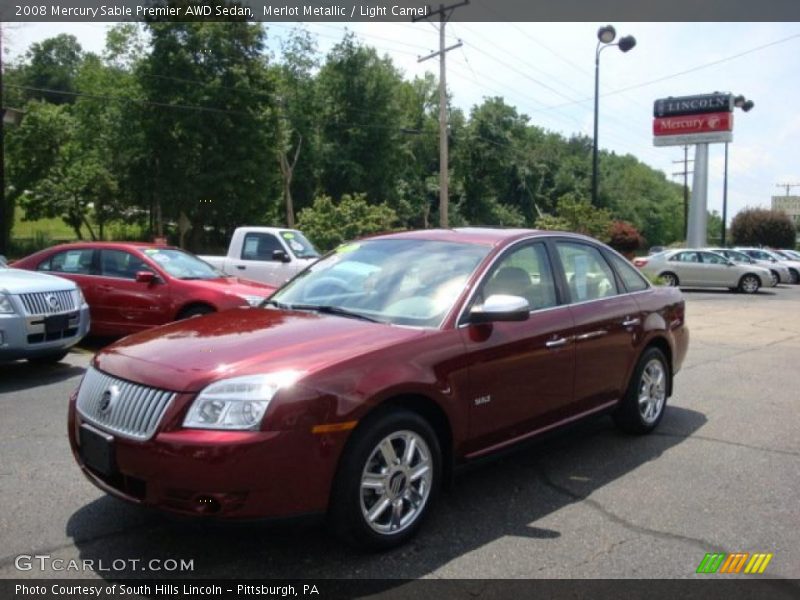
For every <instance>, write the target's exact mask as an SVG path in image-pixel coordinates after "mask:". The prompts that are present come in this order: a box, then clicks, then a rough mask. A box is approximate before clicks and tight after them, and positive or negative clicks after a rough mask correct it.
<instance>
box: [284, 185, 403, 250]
mask: <svg viewBox="0 0 800 600" xmlns="http://www.w3.org/2000/svg"><path fill="white" fill-rule="evenodd" d="M297 223H298V227H299V228H300V229H302V230H303V232H305V234H306V235H307V236H308V237H309V238H310V239H311V241H312V242H313V243H314V245H315V246H316V247H317V248H319V249H320V250H322V251H326V250H330V249H331V248H334V247H336V246H338V245H339V244H341V243H342V242H345V241H347V240H352V239H355V238H359V237H362V236H365V235H369V234H372V233H382V232H385V231H392V230H393V229H394V228H395V226H396V224H397V213H395V211H394V210H392V208H391V207H389V206H387V205H386V203H381V204H375V205H370V204H369V203H368V202H367V199H366V197H365V196H364V195H363V194H355V195H353V196H351V195H349V194H345V195H344V196H342V199H341V201H340V202H338V203H335V202H334V201H333V200H331V198H330V196H319V197H318V198H315V199H314V204H313V205H312V206H311V207H309V208H304V209H303V210H301V211H300V214H299V215H298V219H297Z"/></svg>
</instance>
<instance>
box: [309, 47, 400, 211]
mask: <svg viewBox="0 0 800 600" xmlns="http://www.w3.org/2000/svg"><path fill="white" fill-rule="evenodd" d="M401 83H402V78H401V76H400V73H399V72H398V71H397V69H396V68H395V67H394V65H393V64H392V61H391V60H390V59H389V58H388V57H383V58H381V57H379V56H378V53H377V52H376V51H375V49H374V48H368V47H366V46H362V45H360V44H359V43H358V42H357V41H356V39H355V37H353V36H352V35H347V36H345V38H344V39H343V40H342V41H341V42H340V43H339V44H337V45H336V46H334V47H333V49H332V50H331V52H330V53H329V54H328V56H327V59H326V61H325V64H324V65H323V66H322V68H321V69H320V72H319V74H318V76H317V92H318V102H319V121H318V122H319V131H320V157H319V168H320V185H321V188H322V189H323V190H324V191H325V193H328V194H330V195H331V196H333V197H339V196H342V195H343V194H347V193H353V192H363V193H365V194H366V196H367V197H368V198H370V200H371V201H373V202H377V201H385V202H388V203H389V204H390V205H392V206H394V205H396V203H397V199H398V184H399V180H400V175H401V173H402V170H403V157H402V155H401V154H400V153H399V152H398V148H399V147H400V145H401V136H402V135H403V134H402V131H401V129H402V111H401V107H400V103H399V91H400V87H401Z"/></svg>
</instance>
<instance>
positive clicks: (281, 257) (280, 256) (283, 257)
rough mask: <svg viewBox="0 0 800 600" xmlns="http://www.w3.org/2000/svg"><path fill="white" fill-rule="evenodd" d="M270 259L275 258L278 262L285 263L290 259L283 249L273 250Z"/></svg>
mask: <svg viewBox="0 0 800 600" xmlns="http://www.w3.org/2000/svg"><path fill="white" fill-rule="evenodd" d="M272 260H277V261H279V262H284V263H287V262H289V261H290V260H292V259H291V258H289V255H288V254H286V251H285V250H273V251H272Z"/></svg>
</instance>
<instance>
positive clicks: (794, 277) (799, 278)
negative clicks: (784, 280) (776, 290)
mask: <svg viewBox="0 0 800 600" xmlns="http://www.w3.org/2000/svg"><path fill="white" fill-rule="evenodd" d="M789 283H792V284H794V285H797V284H798V283H800V273H798V272H797V269H789Z"/></svg>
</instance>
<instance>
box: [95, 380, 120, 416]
mask: <svg viewBox="0 0 800 600" xmlns="http://www.w3.org/2000/svg"><path fill="white" fill-rule="evenodd" d="M119 395H120V391H119V386H117V385H112V386H111V387H110V388H108V389H107V390H106V391H105V392H103V395H102V396H101V397H100V404H99V405H98V407H97V410H98V412H99V413H100V414H101V415H102V416H104V417H105V416H108V415H109V414H110V413H111V409H112V408H113V406H114V404H116V402H117V398H119Z"/></svg>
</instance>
